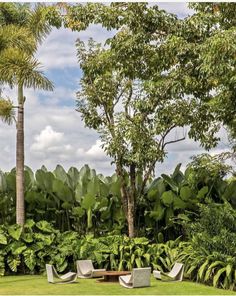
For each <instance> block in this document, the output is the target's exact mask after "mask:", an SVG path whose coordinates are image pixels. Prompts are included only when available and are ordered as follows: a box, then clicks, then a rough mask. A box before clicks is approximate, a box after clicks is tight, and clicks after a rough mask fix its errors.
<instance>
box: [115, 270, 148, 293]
mask: <svg viewBox="0 0 236 296" xmlns="http://www.w3.org/2000/svg"><path fill="white" fill-rule="evenodd" d="M150 277H151V267H146V268H134V269H133V270H132V273H131V274H130V275H123V276H120V277H119V282H120V284H121V285H122V286H123V287H125V288H141V287H149V286H150Z"/></svg>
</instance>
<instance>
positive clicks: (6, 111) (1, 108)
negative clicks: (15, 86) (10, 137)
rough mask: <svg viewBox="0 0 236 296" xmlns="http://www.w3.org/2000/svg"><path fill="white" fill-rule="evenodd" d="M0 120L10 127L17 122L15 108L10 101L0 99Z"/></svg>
mask: <svg viewBox="0 0 236 296" xmlns="http://www.w3.org/2000/svg"><path fill="white" fill-rule="evenodd" d="M0 118H1V120H2V121H3V122H5V123H7V124H9V125H10V124H12V123H13V121H14V120H15V111H14V106H13V103H12V101H10V100H9V99H3V98H0Z"/></svg>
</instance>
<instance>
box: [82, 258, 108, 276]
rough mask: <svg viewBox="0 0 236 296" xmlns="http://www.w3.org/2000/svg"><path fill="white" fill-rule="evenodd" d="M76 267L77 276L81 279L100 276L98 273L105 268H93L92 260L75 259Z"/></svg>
mask: <svg viewBox="0 0 236 296" xmlns="http://www.w3.org/2000/svg"><path fill="white" fill-rule="evenodd" d="M76 267H77V276H78V277H79V278H83V279H89V278H96V277H101V276H102V275H99V273H101V272H102V271H106V269H94V267H93V263H92V260H77V261H76Z"/></svg>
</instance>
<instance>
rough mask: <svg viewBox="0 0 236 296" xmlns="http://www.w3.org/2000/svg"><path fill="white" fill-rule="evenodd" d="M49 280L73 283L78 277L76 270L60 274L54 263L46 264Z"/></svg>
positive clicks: (53, 282) (59, 282) (58, 282)
mask: <svg viewBox="0 0 236 296" xmlns="http://www.w3.org/2000/svg"><path fill="white" fill-rule="evenodd" d="M46 271H47V278H48V282H49V283H52V284H68V283H73V282H75V281H76V279H77V273H76V272H67V273H66V274H64V275H62V276H59V275H58V273H57V271H56V269H55V268H54V266H53V265H50V264H46Z"/></svg>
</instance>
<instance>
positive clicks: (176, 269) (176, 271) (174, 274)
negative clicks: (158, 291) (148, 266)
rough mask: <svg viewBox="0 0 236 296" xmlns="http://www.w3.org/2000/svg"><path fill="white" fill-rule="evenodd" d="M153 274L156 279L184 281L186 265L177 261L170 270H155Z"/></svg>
mask: <svg viewBox="0 0 236 296" xmlns="http://www.w3.org/2000/svg"><path fill="white" fill-rule="evenodd" d="M153 275H154V277H155V278H156V279H159V280H164V281H182V280H183V275H184V265H183V264H182V263H175V265H174V266H173V268H172V269H171V271H170V272H167V273H166V272H162V271H159V270H153Z"/></svg>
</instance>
